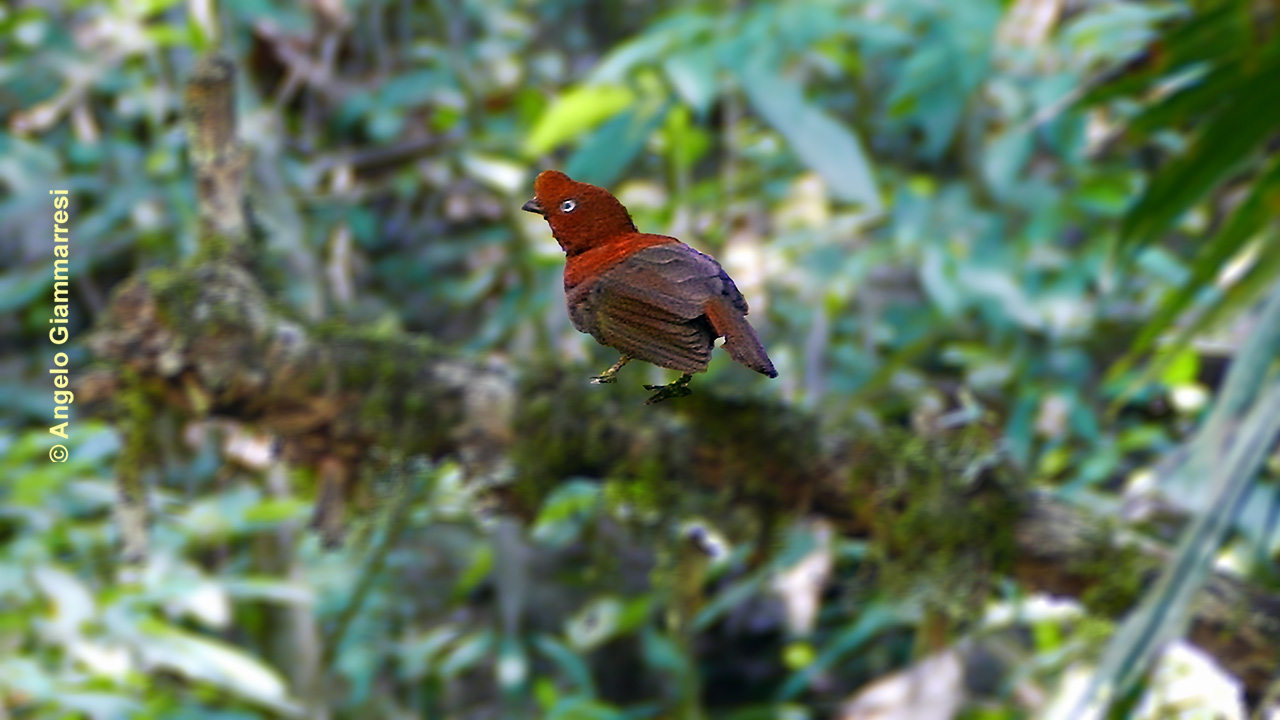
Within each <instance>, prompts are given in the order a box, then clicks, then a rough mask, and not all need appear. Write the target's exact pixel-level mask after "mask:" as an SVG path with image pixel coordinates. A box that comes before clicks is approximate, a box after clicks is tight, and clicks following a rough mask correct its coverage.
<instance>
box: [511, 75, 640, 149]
mask: <svg viewBox="0 0 1280 720" xmlns="http://www.w3.org/2000/svg"><path fill="white" fill-rule="evenodd" d="M635 100H636V94H635V92H633V91H632V90H631V89H630V88H626V87H623V86H620V85H580V86H578V87H576V88H574V89H572V90H569V91H568V92H566V93H565V94H563V95H561V96H560V97H559V98H557V99H556V101H555V102H553V103H552V104H551V105H550V107H548V108H547V109H546V110H545V111H543V113H542V117H540V118H538V122H537V123H535V124H534V126H533V130H532V131H531V132H530V133H529V139H528V140H527V141H526V142H525V152H527V153H528V154H530V155H541V154H542V153H545V152H547V151H548V150H550V149H551V148H554V147H555V146H557V145H560V144H561V143H564V142H566V141H568V140H570V139H573V138H576V137H578V136H579V135H581V134H583V133H585V132H587V131H588V130H591V129H592V128H594V127H595V126H597V125H599V124H600V123H602V122H604V121H605V120H608V119H609V118H611V117H613V116H614V115H617V114H618V113H619V112H622V110H624V109H625V108H627V107H628V106H630V105H631V104H633V103H634V102H635Z"/></svg>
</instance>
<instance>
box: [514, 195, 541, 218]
mask: <svg viewBox="0 0 1280 720" xmlns="http://www.w3.org/2000/svg"><path fill="white" fill-rule="evenodd" d="M520 209H521V210H524V211H525V212H531V213H538V214H539V215H546V213H545V212H543V211H542V203H540V202H538V198H534V199H532V200H530V201H529V202H527V203H525V204H524V205H521V206H520Z"/></svg>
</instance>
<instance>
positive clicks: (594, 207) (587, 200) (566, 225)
mask: <svg viewBox="0 0 1280 720" xmlns="http://www.w3.org/2000/svg"><path fill="white" fill-rule="evenodd" d="M521 209H522V210H525V211H527V212H533V213H538V214H539V215H541V216H543V217H544V218H546V219H547V224H548V225H550V226H551V234H552V236H554V237H555V239H556V242H558V243H560V247H561V248H563V249H564V251H565V254H567V255H575V254H577V253H580V252H583V251H584V250H590V249H591V248H593V247H597V246H599V245H601V244H603V243H605V242H607V241H609V240H610V239H612V238H615V237H618V236H620V235H624V234H626V233H633V232H635V231H636V226H635V223H633V222H631V215H630V214H628V213H627V209H626V208H625V207H623V205H622V203H620V202H618V198H616V197H614V196H613V195H611V194H609V191H608V190H605V189H604V188H601V187H596V186H595V185H588V184H587V183H583V182H577V181H576V180H572V179H570V177H569V176H568V175H565V174H564V173H562V172H559V171H557V170H546V171H544V172H542V173H540V174H539V175H538V177H537V179H535V180H534V181H533V199H532V200H530V201H529V202H527V203H525V204H524V205H523V206H522V207H521Z"/></svg>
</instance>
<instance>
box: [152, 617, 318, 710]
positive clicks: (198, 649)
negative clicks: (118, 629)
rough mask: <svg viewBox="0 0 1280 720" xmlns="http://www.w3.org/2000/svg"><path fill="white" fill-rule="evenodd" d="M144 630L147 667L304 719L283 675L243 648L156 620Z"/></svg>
mask: <svg viewBox="0 0 1280 720" xmlns="http://www.w3.org/2000/svg"><path fill="white" fill-rule="evenodd" d="M140 629H141V630H142V631H143V633H144V635H145V639H144V640H143V641H142V642H139V643H138V646H137V649H138V651H139V652H140V653H141V655H142V657H143V659H144V662H145V663H146V664H147V665H149V666H152V667H164V668H168V669H170V670H173V671H175V672H177V673H180V674H182V675H185V676H186V677H188V678H190V679H192V680H198V681H203V682H207V683H209V684H211V685H214V686H215V687H218V688H221V689H222V690H224V691H226V692H228V693H230V694H231V695H233V696H235V697H239V698H242V699H244V700H248V701H250V702H253V703H257V704H259V705H262V706H264V707H267V708H270V709H272V710H274V711H276V712H278V713H281V714H283V715H287V716H289V717H301V715H302V709H301V707H300V706H299V704H298V703H297V701H296V700H294V699H293V698H292V697H290V696H289V693H288V689H287V688H286V686H285V683H284V680H283V679H282V678H281V677H280V675H279V673H277V672H276V671H275V670H274V669H273V668H271V667H269V666H267V665H265V664H263V663H262V661H260V660H258V659H257V658H255V657H253V656H251V655H249V654H247V653H245V652H244V651H243V650H241V649H240V648H236V647H233V646H231V645H228V644H226V643H223V642H221V641H219V640H214V639H213V638H209V637H205V636H202V635H196V634H195V633H191V632H188V631H186V630H182V629H179V628H176V627H173V626H171V625H166V624H164V623H161V622H159V621H155V620H148V621H145V622H144V624H143V626H142V627H141V628H140Z"/></svg>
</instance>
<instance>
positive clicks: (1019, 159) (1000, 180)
mask: <svg viewBox="0 0 1280 720" xmlns="http://www.w3.org/2000/svg"><path fill="white" fill-rule="evenodd" d="M1033 145H1034V142H1033V138H1032V134H1031V128H1030V127H1029V126H1027V125H1025V124H1019V125H1017V126H1014V127H1010V128H1007V129H1005V130H1002V131H1001V132H999V133H997V134H996V135H995V137H993V138H991V139H990V140H989V141H988V142H987V151H986V152H985V153H983V159H982V171H983V177H984V178H985V179H986V181H987V185H988V186H990V188H991V191H992V193H994V194H995V195H996V196H997V197H1000V198H1003V199H1008V198H1009V196H1010V194H1011V193H1013V192H1014V191H1015V190H1016V189H1017V184H1018V177H1019V175H1020V174H1021V172H1022V167H1023V165H1025V164H1026V162H1027V158H1028V157H1030V156H1031V149H1032V147H1033Z"/></svg>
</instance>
